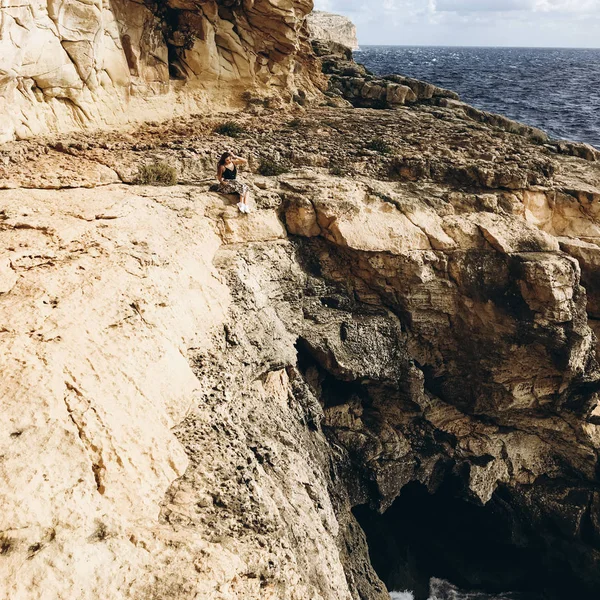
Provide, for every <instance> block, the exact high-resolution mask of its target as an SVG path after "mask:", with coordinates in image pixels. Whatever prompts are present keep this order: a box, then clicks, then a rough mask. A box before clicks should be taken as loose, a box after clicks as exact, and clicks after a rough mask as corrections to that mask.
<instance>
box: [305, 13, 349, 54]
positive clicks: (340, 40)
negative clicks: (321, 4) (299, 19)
mask: <svg viewBox="0 0 600 600" xmlns="http://www.w3.org/2000/svg"><path fill="white" fill-rule="evenodd" d="M307 22H308V31H309V33H310V37H311V38H312V39H315V40H320V41H324V42H335V43H336V44H341V45H342V46H346V48H350V50H358V38H357V37H356V25H354V23H353V22H352V21H351V20H350V19H348V18H347V17H344V16H342V15H335V14H333V13H328V12H325V11H322V10H315V11H313V12H312V13H310V14H309V15H308V17H307Z"/></svg>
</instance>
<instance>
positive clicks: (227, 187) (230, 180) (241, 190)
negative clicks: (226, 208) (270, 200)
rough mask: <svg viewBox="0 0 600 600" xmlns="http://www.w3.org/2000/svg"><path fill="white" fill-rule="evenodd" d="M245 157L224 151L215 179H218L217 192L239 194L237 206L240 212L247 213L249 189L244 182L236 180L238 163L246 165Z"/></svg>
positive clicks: (248, 208)
mask: <svg viewBox="0 0 600 600" xmlns="http://www.w3.org/2000/svg"><path fill="white" fill-rule="evenodd" d="M247 164H248V161H247V160H246V159H245V158H240V157H239V156H235V155H234V154H232V153H231V152H225V153H224V154H223V156H221V160H219V162H218V164H217V179H218V180H219V192H220V193H221V194H239V196H240V201H239V202H238V204H237V207H238V208H239V209H240V212H243V213H249V212H250V207H249V206H248V198H249V196H250V189H249V188H248V186H247V185H246V184H245V183H242V182H241V181H238V180H237V168H238V165H247Z"/></svg>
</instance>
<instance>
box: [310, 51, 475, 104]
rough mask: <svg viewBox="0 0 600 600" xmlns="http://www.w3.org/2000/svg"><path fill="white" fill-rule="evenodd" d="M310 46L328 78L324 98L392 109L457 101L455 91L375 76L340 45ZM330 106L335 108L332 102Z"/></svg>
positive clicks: (403, 79) (399, 78)
mask: <svg viewBox="0 0 600 600" xmlns="http://www.w3.org/2000/svg"><path fill="white" fill-rule="evenodd" d="M312 46H313V50H314V52H315V54H316V55H317V56H318V57H319V58H320V59H321V68H322V70H323V73H325V74H326V75H327V79H328V86H329V87H328V92H327V95H328V96H329V97H330V98H332V99H333V100H338V101H339V99H343V100H345V101H346V103H349V104H350V105H352V106H355V107H357V108H395V107H398V106H403V105H405V104H414V103H415V102H419V101H429V100H432V99H435V100H438V99H443V100H447V99H449V100H456V101H458V94H456V93H455V92H451V91H449V90H445V89H443V88H439V87H437V86H435V85H433V84H431V83H426V82H424V81H419V80H417V79H412V78H411V77H404V76H402V75H388V76H386V77H377V76H376V75H374V74H373V73H371V72H370V71H369V70H368V69H366V68H365V67H364V66H363V65H361V64H358V63H355V62H354V59H353V58H352V52H351V51H350V50H349V49H348V48H347V47H345V46H344V45H342V44H338V43H336V42H331V41H323V40H320V39H315V40H313V42H312ZM330 104H331V105H332V106H335V105H336V103H335V102H334V103H331V102H330ZM338 104H339V102H338ZM342 105H343V103H342ZM473 110H475V109H473Z"/></svg>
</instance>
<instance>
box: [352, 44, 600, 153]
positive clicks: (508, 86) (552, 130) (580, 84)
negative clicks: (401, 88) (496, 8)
mask: <svg viewBox="0 0 600 600" xmlns="http://www.w3.org/2000/svg"><path fill="white" fill-rule="evenodd" d="M354 58H355V60H356V61H357V62H359V63H362V64H364V65H365V66H366V67H367V68H368V69H369V70H371V71H372V72H373V73H375V74H376V75H385V74H392V73H399V74H401V75H406V76H409V77H414V78H416V79H421V80H423V81H428V82H430V83H434V84H435V85H437V86H440V87H444V88H447V89H450V90H453V91H455V92H458V93H459V94H460V97H461V100H462V101H463V102H467V103H468V104H471V105H473V106H475V107H476V108H480V109H482V110H486V111H489V112H494V113H499V114H502V115H505V116H507V117H510V118H511V119H514V120H516V121H519V122H521V123H525V124H527V125H533V126H535V127H539V128H540V129H543V130H544V131H546V132H547V133H548V134H549V135H550V136H551V137H552V138H554V139H566V140H572V141H577V142H585V143H587V144H590V145H592V146H595V147H596V148H598V149H600V49H571V48H568V49H567V48H473V47H464V48H458V47H441V46H440V47H428V46H362V47H361V49H360V50H358V51H356V52H355V53H354Z"/></svg>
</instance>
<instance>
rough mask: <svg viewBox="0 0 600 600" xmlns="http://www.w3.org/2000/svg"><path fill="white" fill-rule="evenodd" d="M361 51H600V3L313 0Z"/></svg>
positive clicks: (562, 0)
mask: <svg viewBox="0 0 600 600" xmlns="http://www.w3.org/2000/svg"><path fill="white" fill-rule="evenodd" d="M314 3H315V9H317V10H326V11H329V12H334V13H338V14H342V15H346V16H347V17H349V18H350V19H352V21H353V22H354V23H355V24H356V26H357V28H358V42H359V44H362V45H369V44H382V45H387V44H390V45H401V46H404V45H406V46H413V45H418V46H536V47H567V48H600V0H370V1H369V0H314Z"/></svg>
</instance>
